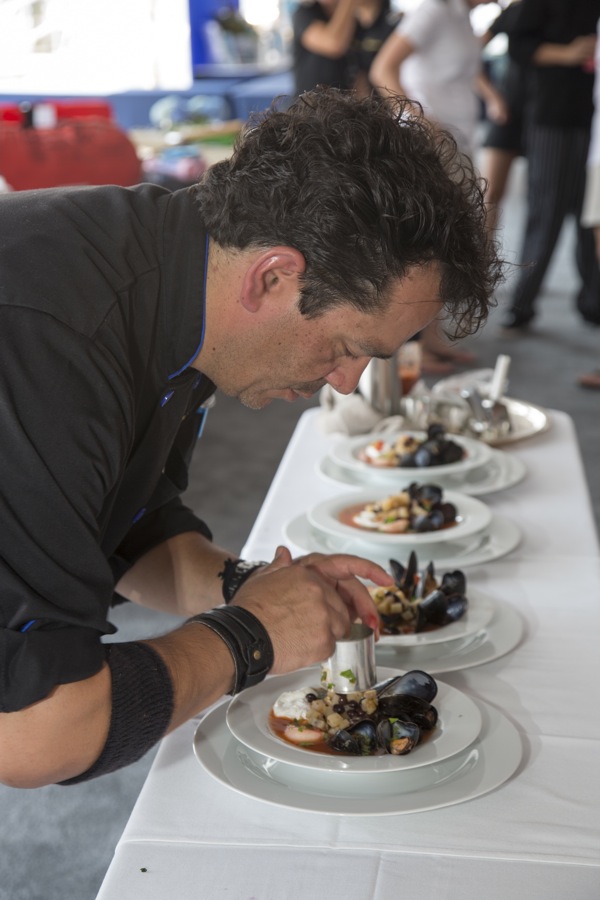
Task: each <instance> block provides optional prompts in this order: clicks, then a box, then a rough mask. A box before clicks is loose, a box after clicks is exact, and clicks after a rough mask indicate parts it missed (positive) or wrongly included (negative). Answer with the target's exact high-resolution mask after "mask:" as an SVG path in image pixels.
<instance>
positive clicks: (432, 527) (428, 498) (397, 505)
mask: <svg viewBox="0 0 600 900" xmlns="http://www.w3.org/2000/svg"><path fill="white" fill-rule="evenodd" d="M339 519H340V522H342V523H343V524H345V525H352V526H353V527H355V528H362V529H367V530H370V531H372V530H375V531H379V532H383V533H387V534H412V533H414V534H422V533H424V532H428V531H440V530H441V529H443V528H450V527H452V526H453V525H455V524H456V522H457V511H456V507H455V506H454V504H453V503H447V502H446V503H445V502H444V501H443V489H442V488H441V487H439V486H438V485H436V484H418V483H417V482H413V483H412V484H410V485H409V486H408V487H407V488H406V489H405V490H403V491H399V492H398V493H396V494H392V495H390V496H388V497H384V498H383V499H382V500H375V501H373V502H371V503H366V504H356V505H355V506H351V507H348V508H347V509H345V510H342V511H341V513H340V516H339Z"/></svg>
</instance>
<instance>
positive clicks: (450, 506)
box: [438, 503, 456, 525]
mask: <svg viewBox="0 0 600 900" xmlns="http://www.w3.org/2000/svg"><path fill="white" fill-rule="evenodd" d="M438 511H439V512H441V514H442V515H443V517H444V523H445V524H446V525H447V524H448V523H449V522H454V521H455V520H456V507H455V505H454V503H440V505H439V507H438Z"/></svg>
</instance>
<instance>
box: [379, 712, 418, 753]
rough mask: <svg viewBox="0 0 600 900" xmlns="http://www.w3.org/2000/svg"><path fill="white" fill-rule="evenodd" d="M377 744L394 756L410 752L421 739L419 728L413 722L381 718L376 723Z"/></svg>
mask: <svg viewBox="0 0 600 900" xmlns="http://www.w3.org/2000/svg"><path fill="white" fill-rule="evenodd" d="M377 740H378V742H379V746H380V747H381V748H382V749H383V750H385V751H386V753H391V754H392V755H394V756H404V755H405V754H406V753H410V751H411V750H414V748H415V747H416V746H417V744H418V743H419V741H420V740H421V729H420V728H419V726H418V725H417V724H416V723H415V722H405V721H403V720H402V719H382V720H381V721H380V722H379V723H378V725H377Z"/></svg>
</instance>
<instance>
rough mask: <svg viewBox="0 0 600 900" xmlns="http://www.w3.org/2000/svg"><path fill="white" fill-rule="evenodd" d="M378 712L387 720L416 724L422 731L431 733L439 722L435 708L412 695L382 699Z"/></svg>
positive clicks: (396, 695) (399, 695)
mask: <svg viewBox="0 0 600 900" xmlns="http://www.w3.org/2000/svg"><path fill="white" fill-rule="evenodd" d="M377 712H378V714H379V715H380V716H382V717H385V718H393V719H402V720H403V721H408V722H414V723H415V725H418V726H419V728H420V729H421V731H431V729H432V728H435V725H436V722H437V720H438V714H437V709H436V708H435V706H432V705H431V703H429V702H428V701H427V700H423V699H421V697H413V696H412V695H410V694H395V695H394V696H387V697H381V699H380V700H379V705H378V707H377Z"/></svg>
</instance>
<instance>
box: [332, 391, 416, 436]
mask: <svg viewBox="0 0 600 900" xmlns="http://www.w3.org/2000/svg"><path fill="white" fill-rule="evenodd" d="M319 402H320V404H321V413H320V415H319V416H318V418H317V427H318V428H319V429H320V430H321V431H324V432H325V433H326V434H332V433H336V432H337V433H339V434H349V435H355V434H366V433H367V432H369V431H397V430H398V429H400V428H402V426H403V424H404V417H403V416H389V417H387V418H385V417H382V415H381V413H380V412H378V411H377V410H376V409H374V408H373V407H372V406H371V405H370V404H369V403H367V401H366V400H365V398H364V397H363V396H362V395H361V394H358V393H355V394H349V395H347V396H345V395H343V394H338V393H337V391H334V390H333V388H332V387H331V386H330V385H328V384H326V385H325V387H323V388H321V393H320V394H319Z"/></svg>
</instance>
